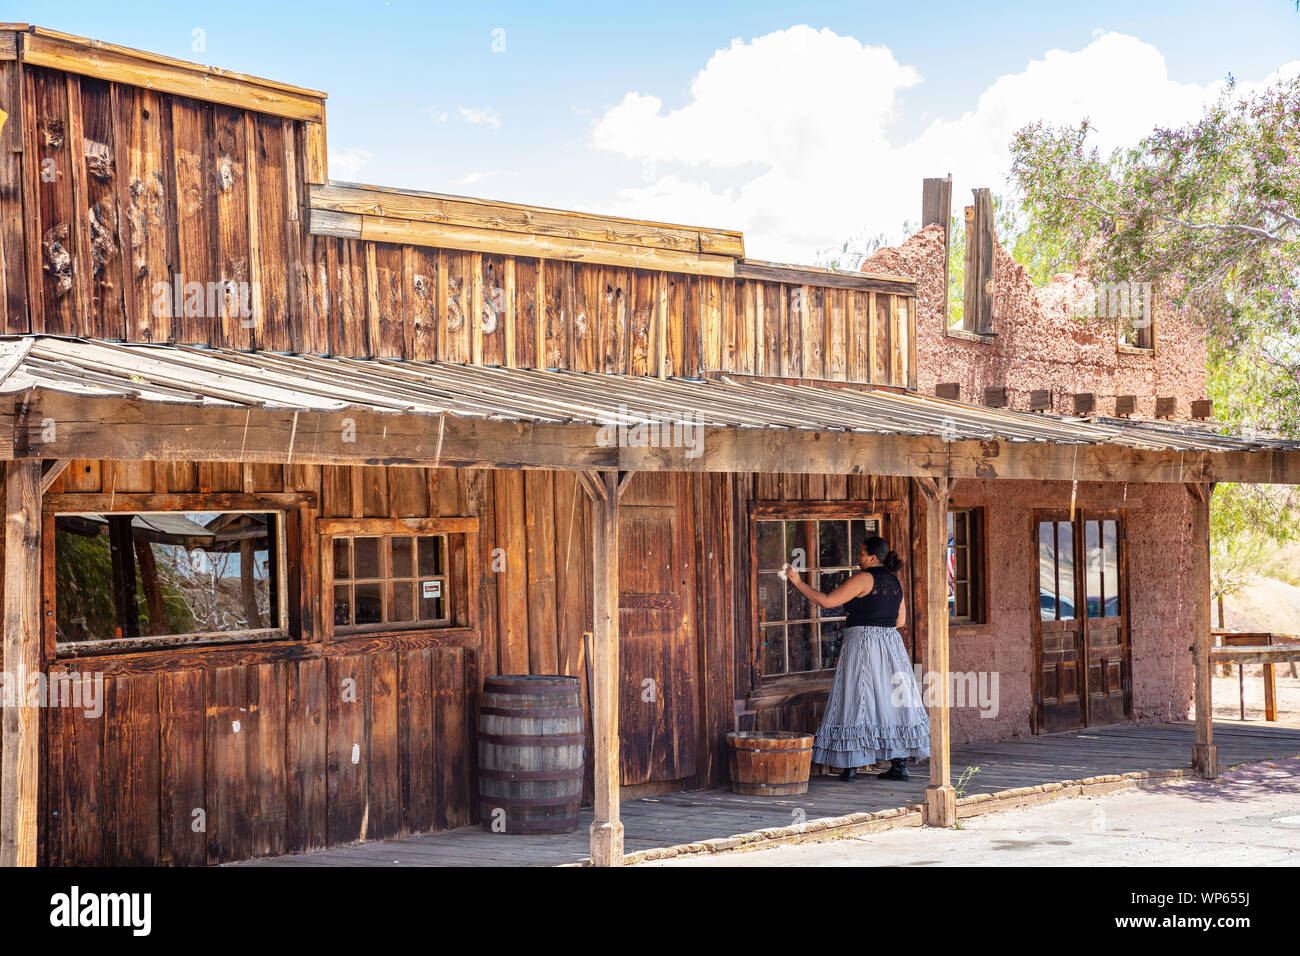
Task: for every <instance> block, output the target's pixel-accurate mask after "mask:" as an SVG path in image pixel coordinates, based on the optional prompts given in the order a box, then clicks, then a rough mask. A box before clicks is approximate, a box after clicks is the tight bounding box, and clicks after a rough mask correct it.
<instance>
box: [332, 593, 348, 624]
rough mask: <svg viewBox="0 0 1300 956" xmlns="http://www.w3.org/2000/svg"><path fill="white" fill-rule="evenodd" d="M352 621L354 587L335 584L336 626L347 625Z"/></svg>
mask: <svg viewBox="0 0 1300 956" xmlns="http://www.w3.org/2000/svg"><path fill="white" fill-rule="evenodd" d="M351 623H352V589H351V588H350V587H348V585H346V584H337V585H335V586H334V626H335V627H339V626H342V627H347V626H348V625H349V624H351Z"/></svg>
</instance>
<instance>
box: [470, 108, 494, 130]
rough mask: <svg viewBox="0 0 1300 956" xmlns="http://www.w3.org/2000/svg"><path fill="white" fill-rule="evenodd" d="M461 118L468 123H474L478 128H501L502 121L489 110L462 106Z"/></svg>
mask: <svg viewBox="0 0 1300 956" xmlns="http://www.w3.org/2000/svg"><path fill="white" fill-rule="evenodd" d="M460 118H461V119H463V120H464V121H465V122H466V123H473V124H474V125H476V126H490V127H492V128H493V129H500V128H501V120H500V118H498V116H497V114H496V113H494V112H492V110H489V109H478V108H477V107H473V106H462V107H461V108H460Z"/></svg>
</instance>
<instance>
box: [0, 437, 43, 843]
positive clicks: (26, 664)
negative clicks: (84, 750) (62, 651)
mask: <svg viewBox="0 0 1300 956" xmlns="http://www.w3.org/2000/svg"><path fill="white" fill-rule="evenodd" d="M40 487H41V463H40V462H39V461H10V462H6V463H5V554H4V573H5V576H4V608H5V610H4V627H5V633H4V669H5V674H6V677H7V680H8V681H9V682H12V683H11V686H14V687H16V688H17V690H18V692H19V699H18V700H16V701H13V704H14V706H6V707H4V710H3V713H4V719H3V743H0V750H2V756H0V867H4V866H35V865H36V832H37V831H36V794H37V785H38V781H39V778H40V774H39V768H38V766H37V756H38V754H39V740H40V711H39V710H38V709H37V708H36V707H30V706H28V702H27V695H26V689H27V679H28V677H30V676H31V675H33V674H37V673H39V672H40V670H41V655H40V648H41V616H40V602H41V493H40Z"/></svg>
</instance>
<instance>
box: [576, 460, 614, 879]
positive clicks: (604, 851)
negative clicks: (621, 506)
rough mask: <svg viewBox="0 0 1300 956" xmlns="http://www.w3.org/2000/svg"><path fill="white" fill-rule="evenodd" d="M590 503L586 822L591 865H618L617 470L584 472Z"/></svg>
mask: <svg viewBox="0 0 1300 956" xmlns="http://www.w3.org/2000/svg"><path fill="white" fill-rule="evenodd" d="M583 487H584V488H585V489H586V491H587V497H588V498H589V499H590V500H591V548H592V611H593V616H594V618H595V620H594V621H593V622H592V623H593V625H594V626H593V628H592V634H593V638H594V640H593V644H594V645H595V646H594V648H593V650H592V654H591V658H590V660H591V664H592V677H591V681H590V692H591V714H592V717H591V723H592V728H591V730H592V755H591V756H592V770H593V774H594V777H595V786H596V794H595V811H596V819H595V820H594V821H593V822H592V824H591V862H592V864H593V865H594V866H621V865H622V863H623V824H622V822H621V821H620V820H619V814H618V811H619V793H618V788H619V784H620V782H621V777H620V773H619V759H618V499H619V492H620V490H621V489H620V488H619V475H618V472H616V471H602V472H595V473H589V474H588V475H587V478H586V480H585V481H584V482H583Z"/></svg>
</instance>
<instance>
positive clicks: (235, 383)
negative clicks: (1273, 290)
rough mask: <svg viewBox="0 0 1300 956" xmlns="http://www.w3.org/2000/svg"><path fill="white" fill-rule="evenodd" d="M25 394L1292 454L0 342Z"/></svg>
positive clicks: (721, 392) (1068, 422)
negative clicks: (43, 392)
mask: <svg viewBox="0 0 1300 956" xmlns="http://www.w3.org/2000/svg"><path fill="white" fill-rule="evenodd" d="M31 389H42V390H49V391H54V392H62V393H66V394H71V395H79V396H85V397H86V398H88V399H93V398H95V397H115V398H138V399H142V400H144V401H149V402H159V403H166V404H186V405H196V406H219V407H231V406H237V407H238V406H247V407H254V408H267V409H284V410H293V411H307V412H313V411H314V412H337V411H343V410H345V409H350V408H355V409H369V410H373V411H378V412H392V413H405V414H414V415H443V414H446V415H451V416H456V417H460V418H465V419H484V420H492V421H512V422H532V423H550V424H566V423H579V424H583V425H606V424H611V423H614V424H622V425H627V426H634V425H636V424H638V423H642V422H653V421H659V422H663V421H676V420H682V419H686V420H689V421H692V422H694V423H697V424H700V425H703V426H705V427H708V428H734V429H797V430H804V431H810V432H857V433H862V434H882V435H888V434H898V435H924V436H934V437H939V438H943V439H946V440H948V441H992V440H1000V441H1006V442H1046V443H1052V444H1063V445H1099V444H1109V445H1120V446H1127V447H1132V448H1141V449H1148V450H1166V451H1211V452H1213V451H1260V450H1268V449H1277V450H1288V451H1295V450H1300V442H1295V441H1289V440H1284V439H1281V438H1277V437H1275V436H1268V435H1241V434H1231V433H1230V432H1229V431H1228V429H1227V428H1226V427H1225V426H1221V425H1217V424H1215V423H1212V422H1185V421H1163V420H1161V421H1154V420H1149V419H1122V418H1104V417H1093V416H1089V417H1077V416H1068V415H1051V414H1038V413H1030V412H1019V411H1011V410H1008V409H994V408H984V407H980V406H974V405H967V404H963V403H961V402H954V401H948V400H945V399H941V398H935V397H932V396H925V395H918V394H915V393H898V392H893V391H885V390H873V389H871V388H869V387H831V386H817V385H787V384H780V383H775V382H766V381H756V380H752V379H751V380H743V381H741V380H733V379H728V378H722V379H721V380H707V381H703V380H695V379H666V380H665V379H655V378H646V377H640V376H626V375H603V374H584V373H578V372H568V371H554V370H546V371H543V370H536V369H508V368H499V367H482V366H474V365H447V364H441V363H425V362H409V361H401V360H395V359H377V360H376V359H348V358H324V357H320V356H313V355H284V354H280V353H272V352H240V351H234V350H229V349H211V348H202V347H196V346H181V345H147V344H127V343H118V342H103V341H88V340H84V339H71V338H60V337H54V336H15V337H3V338H0V394H15V393H22V392H26V391H28V390H31Z"/></svg>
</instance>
